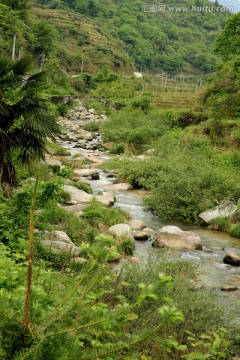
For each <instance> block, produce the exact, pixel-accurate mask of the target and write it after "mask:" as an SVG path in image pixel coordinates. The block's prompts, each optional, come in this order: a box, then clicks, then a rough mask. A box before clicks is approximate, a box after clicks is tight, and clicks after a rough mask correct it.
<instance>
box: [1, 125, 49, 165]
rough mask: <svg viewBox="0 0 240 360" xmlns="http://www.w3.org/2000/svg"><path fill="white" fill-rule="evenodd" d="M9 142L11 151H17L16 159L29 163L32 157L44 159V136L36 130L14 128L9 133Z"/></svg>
mask: <svg viewBox="0 0 240 360" xmlns="http://www.w3.org/2000/svg"><path fill="white" fill-rule="evenodd" d="M8 138H9V143H10V146H11V150H12V151H16V150H17V151H18V153H19V155H18V160H20V161H22V162H23V163H29V162H31V161H32V160H33V159H35V158H37V159H44V153H45V138H44V137H41V136H40V134H39V133H38V132H35V133H34V132H32V131H30V132H29V131H23V130H22V129H14V130H13V131H12V132H11V133H10V134H9V135H8Z"/></svg>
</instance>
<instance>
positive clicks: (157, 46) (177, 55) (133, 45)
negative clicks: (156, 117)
mask: <svg viewBox="0 0 240 360" xmlns="http://www.w3.org/2000/svg"><path fill="white" fill-rule="evenodd" d="M37 3H38V4H45V6H50V7H51V8H56V9H67V8H68V7H69V8H71V9H72V10H74V11H75V12H78V13H80V14H82V15H83V16H85V17H86V18H88V19H91V20H92V21H94V22H95V23H97V24H98V25H99V26H100V27H101V29H103V30H104V31H106V32H107V33H110V34H111V35H113V36H114V38H115V39H116V41H117V42H118V44H119V46H120V47H121V48H122V49H124V50H125V53H126V54H128V56H129V57H131V58H132V59H133V60H134V63H135V65H136V67H137V68H138V69H145V70H146V69H147V68H148V69H151V70H154V71H161V70H163V71H166V72H170V73H174V72H179V71H184V72H193V71H194V72H196V71H203V72H209V71H212V70H214V69H215V66H216V58H215V56H213V54H212V49H213V43H214V40H215V38H216V35H218V34H219V32H220V31H221V30H222V28H223V26H224V24H225V21H226V18H227V17H228V14H227V13H211V12H201V13H197V12H179V13H178V12H169V11H167V10H166V11H165V12H164V13H161V12H158V13H145V12H142V7H143V5H144V4H145V3H146V2H145V1H140V0H134V1H131V2H129V1H126V0H121V1H118V0H104V1H100V0H81V1H71V0H62V1H60V0H59V1H56V0H52V1H49V0H48V1H46V0H37ZM164 4H167V5H169V6H170V5H171V6H180V5H181V6H189V7H192V6H206V5H210V6H215V5H213V4H212V3H210V2H209V1H207V0H183V1H181V3H179V1H176V0H175V1H170V0H167V1H165V2H164Z"/></svg>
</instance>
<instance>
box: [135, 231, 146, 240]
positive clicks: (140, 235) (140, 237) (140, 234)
mask: <svg viewBox="0 0 240 360" xmlns="http://www.w3.org/2000/svg"><path fill="white" fill-rule="evenodd" d="M132 234H133V237H134V239H135V240H139V241H144V240H148V239H149V238H150V235H149V234H148V233H147V232H145V231H139V230H133V232H132Z"/></svg>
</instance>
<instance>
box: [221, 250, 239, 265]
mask: <svg viewBox="0 0 240 360" xmlns="http://www.w3.org/2000/svg"><path fill="white" fill-rule="evenodd" d="M223 262H224V264H228V265H232V266H240V257H239V256H238V255H237V254H234V253H233V252H228V253H227V254H226V256H225V257H224V259H223Z"/></svg>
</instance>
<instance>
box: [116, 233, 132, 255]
mask: <svg viewBox="0 0 240 360" xmlns="http://www.w3.org/2000/svg"><path fill="white" fill-rule="evenodd" d="M135 248H136V245H135V241H134V240H133V239H130V238H128V237H126V238H121V239H120V241H119V239H118V241H117V249H118V251H119V252H120V253H124V254H126V255H133V253H134V250H135Z"/></svg>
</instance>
